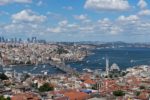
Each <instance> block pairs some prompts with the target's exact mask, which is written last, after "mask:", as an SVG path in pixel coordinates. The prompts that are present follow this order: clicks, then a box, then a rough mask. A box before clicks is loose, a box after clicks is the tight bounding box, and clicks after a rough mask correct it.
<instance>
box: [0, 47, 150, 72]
mask: <svg viewBox="0 0 150 100" xmlns="http://www.w3.org/2000/svg"><path fill="white" fill-rule="evenodd" d="M91 52H92V53H93V54H92V55H90V56H88V57H86V58H85V59H84V60H83V61H78V62H68V63H66V64H67V65H70V66H71V67H72V68H74V69H76V70H78V71H82V70H83V69H84V68H89V69H92V70H94V69H103V70H104V69H105V58H106V56H107V57H108V58H109V65H110V66H111V65H112V64H113V63H116V64H118V66H120V69H126V68H128V67H132V66H137V65H150V49H149V48H109V49H94V50H92V51H91ZM12 69H13V70H15V71H16V72H20V73H23V72H28V73H33V74H43V73H44V72H47V73H48V74H57V73H63V72H61V71H60V70H59V69H57V68H55V67H54V66H50V65H38V66H33V65H31V66H15V67H12ZM0 71H1V72H2V71H3V70H2V67H0Z"/></svg>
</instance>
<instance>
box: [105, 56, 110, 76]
mask: <svg viewBox="0 0 150 100" xmlns="http://www.w3.org/2000/svg"><path fill="white" fill-rule="evenodd" d="M105 71H106V75H107V76H108V75H109V59H108V57H106V70H105Z"/></svg>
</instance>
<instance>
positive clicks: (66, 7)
mask: <svg viewBox="0 0 150 100" xmlns="http://www.w3.org/2000/svg"><path fill="white" fill-rule="evenodd" d="M63 9H66V10H73V7H72V6H65V7H63Z"/></svg>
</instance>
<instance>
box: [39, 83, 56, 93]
mask: <svg viewBox="0 0 150 100" xmlns="http://www.w3.org/2000/svg"><path fill="white" fill-rule="evenodd" d="M38 90H39V91H40V92H47V91H53V90H54V87H53V86H51V85H50V84H49V83H45V84H43V85H42V86H40V88H39V89H38Z"/></svg>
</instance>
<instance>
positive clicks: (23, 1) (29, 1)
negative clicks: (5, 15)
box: [0, 0, 32, 5]
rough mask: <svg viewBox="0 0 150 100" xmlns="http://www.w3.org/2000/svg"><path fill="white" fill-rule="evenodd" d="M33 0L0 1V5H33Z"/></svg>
mask: <svg viewBox="0 0 150 100" xmlns="http://www.w3.org/2000/svg"><path fill="white" fill-rule="evenodd" d="M31 2H32V0H0V5H6V4H9V3H31Z"/></svg>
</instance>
